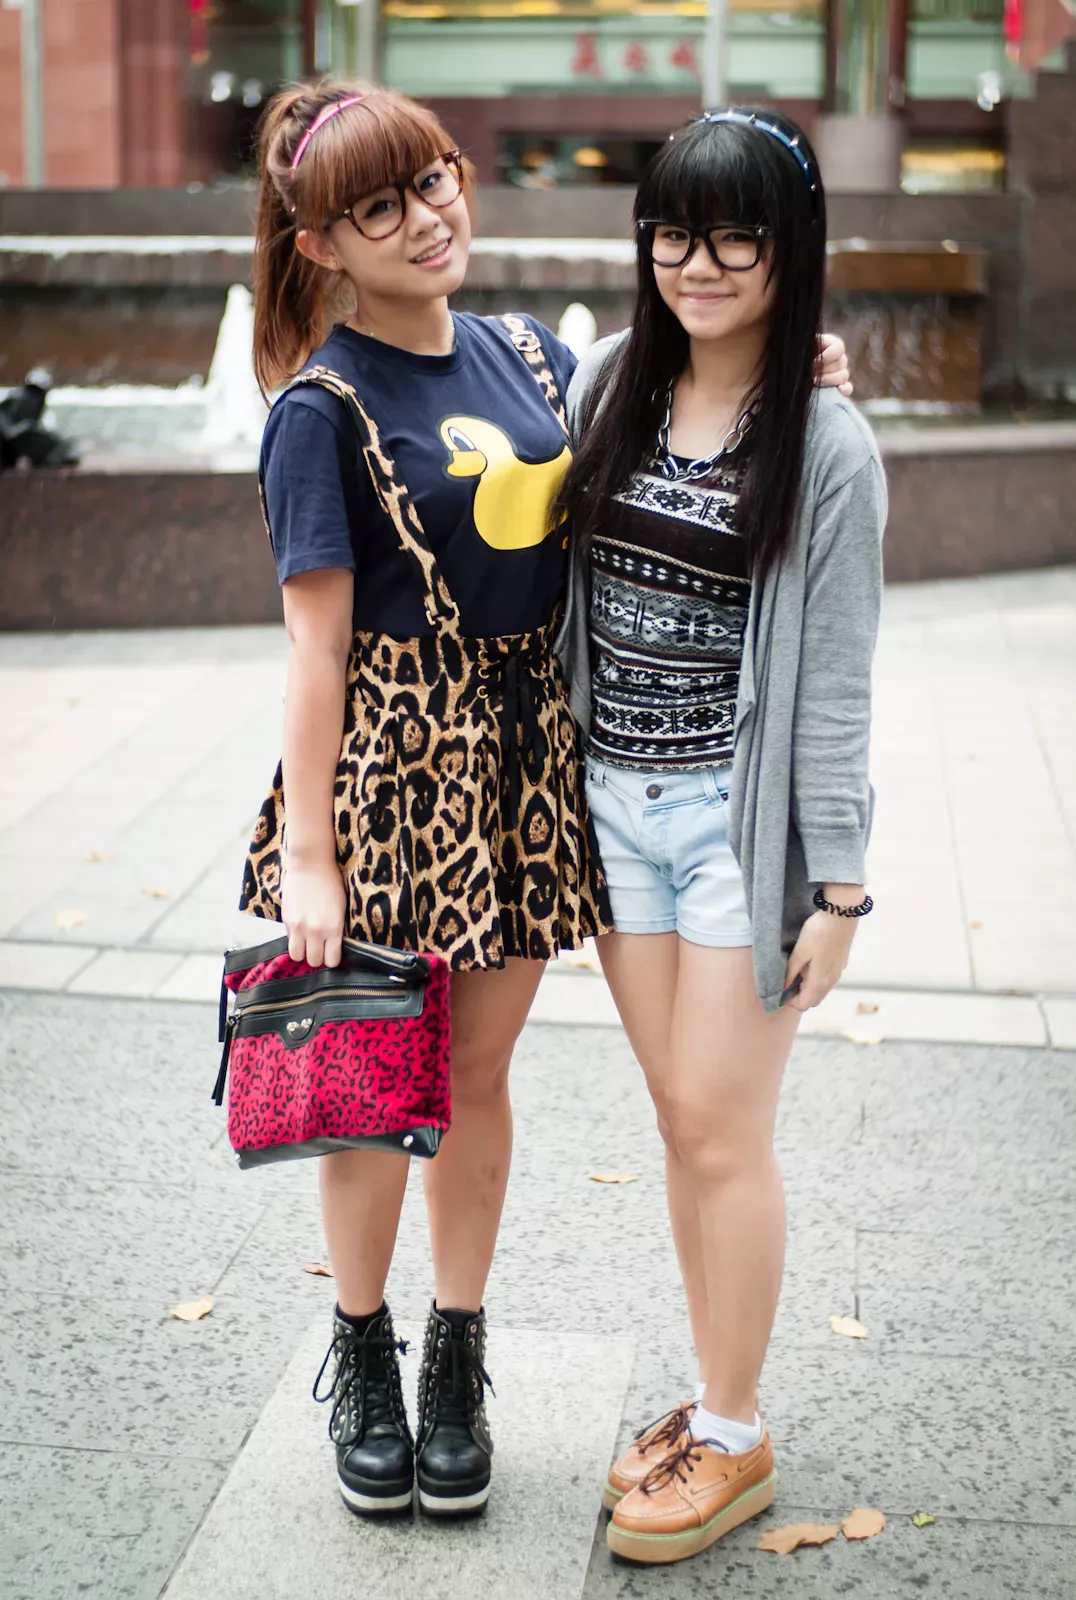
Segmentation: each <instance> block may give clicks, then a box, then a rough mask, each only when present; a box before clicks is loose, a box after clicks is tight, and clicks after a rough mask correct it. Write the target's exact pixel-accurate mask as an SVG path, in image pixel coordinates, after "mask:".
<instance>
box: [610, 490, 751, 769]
mask: <svg viewBox="0 0 1076 1600" xmlns="http://www.w3.org/2000/svg"><path fill="white" fill-rule="evenodd" d="M737 485H738V477H737V471H736V468H735V467H734V466H732V465H730V466H729V467H727V468H726V469H725V470H724V472H722V473H719V475H717V476H716V477H715V479H714V481H713V482H711V483H708V484H706V485H705V486H704V485H701V484H696V483H685V482H679V483H677V482H669V481H668V480H667V479H665V478H663V477H662V476H660V474H659V473H657V472H656V471H652V470H643V471H640V472H638V473H636V475H635V477H634V478H633V479H632V481H631V483H630V484H629V485H628V486H627V488H626V489H625V490H623V491H622V492H621V493H620V494H619V495H618V496H617V499H618V501H619V503H620V507H621V512H622V514H621V516H620V518H619V519H618V526H617V528H616V532H615V535H614V534H612V533H610V535H608V536H601V535H599V536H598V537H597V538H596V539H595V540H594V545H593V553H592V569H591V575H592V585H591V603H590V631H591V639H592V641H593V644H592V649H593V656H594V661H593V666H594V677H593V691H594V706H593V724H592V728H591V734H590V744H589V748H590V751H591V753H592V754H593V755H594V756H596V757H597V758H598V760H600V761H607V762H609V763H610V765H612V766H619V767H631V768H634V769H636V770H641V771H651V770H653V771H661V770H673V769H677V770H680V771H692V770H697V769H699V768H702V767H713V766H726V765H727V764H728V763H729V762H731V760H732V744H733V728H734V722H735V715H736V695H737V690H738V688H739V680H740V660H741V656H742V653H743V633H744V627H745V625H746V622H747V607H748V602H749V600H750V597H751V581H750V575H749V564H748V558H747V546H746V541H745V540H744V539H743V538H742V536H741V535H740V534H739V532H738V531H737V527H736V511H737V503H738V492H737Z"/></svg>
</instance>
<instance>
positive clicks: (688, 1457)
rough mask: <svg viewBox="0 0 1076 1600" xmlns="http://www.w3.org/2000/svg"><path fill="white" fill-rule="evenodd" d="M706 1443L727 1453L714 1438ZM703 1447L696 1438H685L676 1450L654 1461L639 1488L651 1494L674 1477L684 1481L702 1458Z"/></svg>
mask: <svg viewBox="0 0 1076 1600" xmlns="http://www.w3.org/2000/svg"><path fill="white" fill-rule="evenodd" d="M706 1445H707V1446H708V1447H709V1448H710V1449H711V1450H721V1451H723V1452H724V1454H725V1455H728V1453H729V1452H728V1451H727V1450H726V1449H725V1446H724V1445H723V1444H718V1442H717V1440H716V1439H707V1441H706ZM704 1448H705V1447H704V1446H703V1445H702V1444H701V1443H700V1442H699V1441H698V1440H697V1439H692V1438H688V1439H686V1440H685V1441H684V1443H683V1444H682V1445H681V1446H680V1448H679V1449H678V1450H673V1451H671V1452H670V1453H669V1454H668V1455H667V1456H664V1457H663V1458H662V1460H661V1461H656V1462H655V1463H654V1465H653V1466H652V1467H651V1468H650V1471H649V1472H648V1473H647V1475H646V1477H645V1478H644V1479H643V1481H642V1482H641V1483H640V1485H639V1487H640V1489H641V1490H642V1491H643V1493H644V1494H653V1493H654V1491H655V1490H656V1489H663V1488H664V1487H665V1485H666V1484H668V1483H672V1482H673V1481H674V1479H675V1480H676V1481H677V1482H679V1483H686V1482H687V1479H688V1474H689V1473H691V1472H694V1470H695V1464H696V1462H697V1461H701V1460H702V1452H703V1449H704Z"/></svg>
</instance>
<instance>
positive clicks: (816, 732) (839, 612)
mask: <svg viewBox="0 0 1076 1600" xmlns="http://www.w3.org/2000/svg"><path fill="white" fill-rule="evenodd" d="M624 337H625V336H624V335H623V334H618V335H615V336H614V337H613V338H611V339H602V340H600V341H599V342H598V343H597V344H596V345H594V346H593V347H592V348H591V349H590V350H588V351H587V353H586V355H585V356H584V357H583V359H582V361H581V362H580V364H579V368H578V370H577V372H576V374H575V377H574V379H573V380H572V384H571V387H570V388H569V390H568V415H569V419H570V421H571V425H572V433H573V437H575V438H576V439H578V436H579V431H580V427H581V423H582V419H583V418H584V417H585V416H586V413H587V408H588V404H589V400H590V396H591V393H592V391H593V389H594V385H595V382H596V380H597V377H598V374H599V372H600V371H601V369H602V367H603V365H604V363H605V361H606V359H607V358H608V357H609V356H610V355H611V354H612V353H613V352H614V351H615V350H616V349H617V348H619V345H620V341H621V340H622V339H623V338H624ZM599 404H600V401H599ZM886 505H887V502H886V488H885V476H884V474H883V471H882V463H881V459H880V457H879V454H878V447H877V445H876V444H875V441H874V436H873V434H872V433H871V431H870V428H869V427H868V426H867V424H866V423H865V422H864V420H863V418H862V417H861V416H860V414H859V412H858V411H857V410H856V409H855V407H854V406H852V405H851V404H850V402H849V401H847V400H845V399H844V398H843V397H842V396H841V395H839V394H838V393H837V391H836V390H835V389H823V390H820V391H818V392H817V393H816V395H815V397H814V402H813V404H812V407H811V414H810V418H809V421H808V427H807V451H806V458H805V462H804V472H803V491H802V497H801V500H800V508H799V512H798V515H797V519H796V528H795V533H794V537H793V542H792V547H791V550H790V551H789V554H788V556H787V558H786V559H785V560H784V561H783V562H782V563H781V564H780V566H778V567H776V568H775V569H773V570H771V571H770V572H769V573H768V574H767V576H766V577H765V579H764V580H763V581H762V583H761V584H758V583H756V584H755V585H754V586H753V588H752V591H751V603H750V607H749V609H748V615H747V627H746V630H745V634H744V647H743V662H742V665H741V668H740V688H739V698H738V701H737V706H736V731H735V754H734V759H733V768H732V788H731V791H730V794H729V838H730V841H731V844H732V848H733V851H734V853H735V855H736V859H737V860H738V861H739V863H740V869H741V871H742V873H743V880H744V891H745V894H746V897H747V906H748V910H749V912H750V915H751V927H752V930H753V934H754V962H755V982H756V986H757V988H758V993H759V996H760V998H761V1000H762V1003H763V1005H764V1006H765V1008H766V1010H767V1011H775V1010H777V1008H778V1006H780V1004H781V1002H782V999H783V998H785V982H784V977H785V968H786V964H787V958H788V955H789V953H790V952H791V949H792V946H793V945H794V944H795V942H796V939H797V938H798V937H799V933H800V929H801V928H802V926H803V924H804V922H805V921H806V919H807V917H808V916H810V915H811V912H812V905H811V896H812V894H813V892H814V887H815V886H816V885H818V884H822V883H863V882H864V881H865V878H866V866H865V855H866V848H867V839H868V836H869V833H870V822H871V812H872V809H873V794H872V791H871V787H870V782H869V778H868V772H867V767H868V750H869V742H870V714H871V658H872V656H873V654H874V645H875V639H876V637H877V632H878V614H879V610H880V606H881V595H882V559H881V540H882V533H883V530H884V528H885V519H886ZM589 610H590V575H589V570H588V563H587V561H586V560H585V559H584V557H583V556H582V554H581V552H580V551H579V550H578V549H577V550H576V551H575V555H574V558H573V562H572V567H571V572H570V577H569V584H568V600H567V607H566V611H565V615H564V622H563V625H562V627H561V630H560V633H559V635H558V637H557V641H556V644H555V650H556V653H557V655H558V656H559V658H560V662H561V666H562V667H563V669H564V674H565V677H566V679H567V681H568V687H569V695H570V700H571V706H572V710H573V712H574V713H575V716H576V718H577V719H578V721H579V724H580V726H581V728H582V729H583V732H584V733H587V732H588V731H589V728H590V703H591V691H590V649H589V643H588V637H587V635H588V621H589Z"/></svg>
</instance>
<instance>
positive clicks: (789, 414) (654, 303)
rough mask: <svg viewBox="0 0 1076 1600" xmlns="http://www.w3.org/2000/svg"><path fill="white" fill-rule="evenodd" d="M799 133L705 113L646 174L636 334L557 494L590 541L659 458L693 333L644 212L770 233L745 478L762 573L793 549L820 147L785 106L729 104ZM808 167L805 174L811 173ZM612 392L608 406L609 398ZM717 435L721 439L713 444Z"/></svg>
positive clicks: (820, 269) (818, 230) (815, 269)
mask: <svg viewBox="0 0 1076 1600" xmlns="http://www.w3.org/2000/svg"><path fill="white" fill-rule="evenodd" d="M730 110H735V111H736V112H738V113H739V114H741V115H742V116H744V117H752V116H754V117H757V118H758V119H759V120H760V121H761V122H767V123H770V124H772V125H774V126H776V127H778V128H780V129H781V131H782V132H783V133H784V134H785V136H786V138H787V139H788V140H789V141H791V140H797V141H798V144H797V150H798V151H799V153H800V155H802V157H803V161H802V162H801V161H800V160H799V159H798V157H797V155H796V153H795V152H793V151H792V150H790V149H788V148H787V146H786V145H785V144H783V143H782V141H781V140H780V139H779V138H778V137H777V136H776V135H774V134H772V133H768V132H766V131H765V130H764V129H762V128H760V127H758V126H756V125H750V124H749V125H745V124H743V123H740V122H711V121H706V120H704V119H702V118H700V119H698V120H697V121H695V122H693V123H691V124H690V125H689V126H688V127H686V128H684V129H681V130H680V131H679V132H678V133H676V134H674V135H673V136H672V137H671V138H670V140H669V142H668V143H667V144H666V145H665V146H664V147H663V148H662V149H661V150H660V151H659V152H658V154H657V155H656V156H655V157H654V159H653V160H652V161H651V163H650V165H649V166H648V167H647V169H646V171H645V173H644V174H643V177H642V180H641V182H640V184H639V189H638V192H637V194H636V197H635V208H634V213H633V215H634V221H635V224H636V241H637V252H638V279H639V292H638V298H637V301H636V306H635V315H634V318H633V320H632V325H631V331H630V334H629V336H628V338H627V339H626V340H625V341H624V343H623V345H622V346H621V348H620V351H619V352H618V355H617V358H616V361H615V364H611V369H610V370H609V371H608V372H605V373H603V374H602V381H601V383H600V385H599V386H598V387H599V388H600V391H601V392H600V394H599V393H598V389H597V388H596V390H595V393H594V395H593V397H592V400H591V404H590V407H589V411H590V417H591V419H592V420H591V423H590V426H589V427H587V428H584V431H583V438H582V442H581V444H580V446H579V449H578V451H577V453H576V456H575V460H574V462H573V464H572V466H571V468H570V469H569V472H568V474H567V477H566V478H565V481H564V484H563V487H562V489H561V493H560V497H559V499H560V504H561V506H562V507H563V508H564V509H565V510H566V511H568V513H569V514H570V515H571V517H572V519H573V525H574V529H575V534H576V537H578V538H580V539H581V540H582V541H583V542H584V543H585V544H586V543H589V541H590V540H591V539H592V538H593V536H594V534H595V533H596V532H597V531H598V530H599V529H601V528H605V529H607V530H608V529H610V525H611V523H613V524H615V521H616V518H617V512H616V508H615V505H614V501H613V496H614V495H615V494H616V493H617V492H618V491H619V490H620V489H622V488H623V487H624V485H625V484H626V483H627V482H628V480H629V478H630V477H631V475H632V473H633V472H635V471H637V470H638V468H639V467H640V466H642V465H643V463H644V462H645V461H646V460H648V459H649V458H650V457H651V456H652V455H653V453H654V448H655V444H656V440H657V433H658V429H659V427H660V426H661V422H662V418H663V416H664V408H665V400H666V396H667V394H668V391H669V387H670V385H671V384H672V383H674V382H675V380H676V379H677V378H678V377H679V376H680V374H681V373H682V372H683V371H684V368H685V366H686V365H687V360H688V350H689V343H688V336H687V334H686V333H685V332H684V329H683V327H682V326H681V324H680V322H679V320H678V319H677V317H676V316H675V315H674V314H673V312H672V311H670V310H669V307H668V306H667V305H666V304H665V301H664V300H663V299H662V298H661V295H660V294H659V292H658V287H657V284H656V282H655V279H654V268H653V265H652V263H651V260H650V254H649V250H648V248H647V246H646V244H645V243H644V242H643V239H642V236H641V233H640V230H639V228H638V224H639V222H640V220H641V219H643V218H655V217H657V218H660V219H661V220H662V221H663V222H674V223H680V224H686V225H687V226H689V227H710V226H713V225H714V224H715V223H719V222H729V223H742V224H743V225H744V226H746V227H766V228H768V229H770V230H771V232H772V235H773V253H772V258H771V264H770V271H771V273H772V274H773V276H774V277H775V278H776V284H777V287H776V293H775V297H774V301H773V309H772V311H771V313H770V326H769V335H768V338H767V342H766V353H765V356H764V359H763V366H762V374H761V377H760V379H759V383H758V386H757V390H756V392H755V393H754V394H753V395H752V396H751V397H750V399H751V406H752V410H753V419H752V423H751V428H750V431H749V433H748V436H747V440H748V443H747V447H746V449H745V452H744V465H743V479H742V482H741V486H740V528H741V531H742V532H743V534H744V536H745V537H746V538H747V540H748V542H749V549H750V552H751V562H752V568H753V570H754V572H755V573H756V574H759V575H761V574H764V573H765V572H766V571H767V570H768V569H769V568H770V567H772V566H773V565H775V564H776V563H777V562H779V561H780V560H781V559H782V558H783V557H784V556H785V555H786V553H787V551H788V549H789V546H790V544H791V541H792V534H793V526H794V520H795V514H796V504H797V499H798V496H799V490H800V480H801V478H802V475H803V455H804V441H805V436H806V430H807V413H808V408H809V406H810V403H811V394H812V389H813V386H814V365H815V360H816V358H817V354H818V334H819V331H820V328H821V321H822V299H823V293H824V285H825V261H826V212H825V197H824V194H823V190H822V182H821V178H820V177H819V173H818V163H817V161H816V159H815V155H814V151H813V150H812V149H811V146H810V144H809V142H808V140H807V138H806V136H805V135H804V133H803V132H802V130H801V129H800V128H798V127H797V126H796V124H795V123H794V122H793V121H792V120H791V119H790V118H789V117H786V116H784V115H783V114H781V113H779V112H775V111H769V110H762V109H761V108H755V107H751V106H745V107H732V108H730ZM805 169H806V170H805ZM599 401H603V403H601V405H600V409H599V408H598V402H599ZM719 442H720V441H719V440H718V439H715V440H714V448H715V450H716V449H717V447H718V444H719Z"/></svg>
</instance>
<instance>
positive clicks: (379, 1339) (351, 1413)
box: [313, 1324, 408, 1445]
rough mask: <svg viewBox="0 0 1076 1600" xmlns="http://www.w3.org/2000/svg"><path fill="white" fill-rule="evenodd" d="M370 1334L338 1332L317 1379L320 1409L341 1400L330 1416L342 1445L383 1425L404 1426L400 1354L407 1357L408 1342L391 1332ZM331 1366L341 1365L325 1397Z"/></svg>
mask: <svg viewBox="0 0 1076 1600" xmlns="http://www.w3.org/2000/svg"><path fill="white" fill-rule="evenodd" d="M389 1329H390V1331H389V1333H388V1334H376V1335H370V1334H367V1335H365V1336H364V1337H360V1335H358V1334H356V1333H353V1332H352V1331H351V1330H350V1329H349V1330H346V1331H345V1330H344V1329H338V1330H337V1332H336V1334H335V1335H334V1337H333V1341H332V1343H331V1344H330V1346H329V1348H328V1350H326V1352H325V1359H324V1361H323V1362H322V1363H321V1368H320V1370H319V1372H318V1375H317V1377H316V1378H315V1379H314V1389H313V1395H314V1399H315V1400H316V1401H317V1403H318V1405H325V1404H326V1402H327V1401H329V1400H333V1401H335V1403H334V1405H333V1408H332V1411H331V1413H330V1415H329V1436H330V1438H331V1439H333V1440H334V1442H335V1443H336V1444H341V1445H351V1444H355V1443H356V1442H357V1441H358V1439H359V1437H360V1435H361V1434H362V1433H364V1432H366V1431H368V1430H369V1429H370V1428H372V1427H374V1426H375V1425H376V1424H377V1423H379V1422H399V1421H400V1420H401V1419H402V1418H403V1416H404V1407H403V1390H402V1388H401V1386H400V1369H399V1367H398V1366H397V1364H396V1356H397V1355H406V1354H407V1348H408V1346H407V1340H406V1339H397V1338H395V1337H394V1336H393V1335H392V1333H391V1324H390V1325H389ZM330 1362H335V1366H334V1369H333V1374H332V1377H331V1379H330V1381H329V1386H328V1388H327V1389H326V1390H325V1392H324V1393H320V1392H319V1391H320V1390H321V1386H322V1379H323V1378H324V1377H325V1372H326V1368H327V1367H328V1366H329V1364H330Z"/></svg>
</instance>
